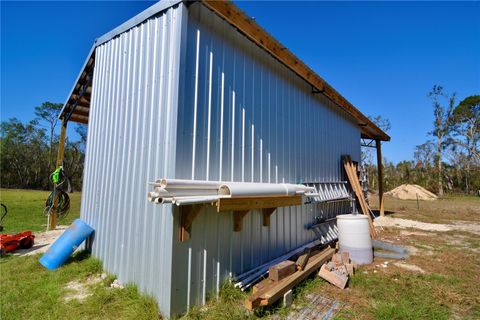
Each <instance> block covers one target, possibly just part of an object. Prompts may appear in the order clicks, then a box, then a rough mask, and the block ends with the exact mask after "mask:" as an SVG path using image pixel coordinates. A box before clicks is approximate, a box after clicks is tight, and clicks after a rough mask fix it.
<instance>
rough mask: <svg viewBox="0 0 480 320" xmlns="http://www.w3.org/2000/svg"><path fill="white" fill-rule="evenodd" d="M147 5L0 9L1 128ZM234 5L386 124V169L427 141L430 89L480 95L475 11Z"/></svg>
mask: <svg viewBox="0 0 480 320" xmlns="http://www.w3.org/2000/svg"><path fill="white" fill-rule="evenodd" d="M151 4H152V3H151V2H138V1H137V2H133V1H128V2H127V1H122V2H112V1H107V2H68V1H63V2H38V1H35V2H3V1H2V3H1V100H0V102H1V118H2V121H3V120H6V119H8V118H10V117H17V118H19V119H21V120H23V121H28V120H30V119H32V118H33V108H34V107H35V106H36V105H39V104H41V103H42V102H43V101H47V100H48V101H52V102H62V103H63V102H64V101H65V99H66V97H67V95H68V93H69V92H70V90H71V87H72V85H73V82H74V81H75V79H76V77H77V75H78V72H79V71H80V68H81V66H82V65H83V62H84V60H85V57H86V55H87V53H88V51H89V50H90V47H91V45H92V43H93V41H94V39H95V38H97V37H99V36H101V35H102V34H104V33H106V32H108V31H109V30H111V29H113V28H114V27H116V26H117V25H119V24H121V23H122V22H124V21H126V20H127V19H128V18H130V17H132V16H133V15H135V14H137V13H138V12H140V11H142V10H143V9H145V8H147V7H148V6H150V5H151ZM237 4H238V5H239V6H240V7H241V8H242V9H243V10H244V11H246V12H247V13H248V14H249V15H250V16H252V17H255V19H256V20H257V22H258V23H259V24H260V25H262V26H263V27H265V29H267V30H268V31H269V32H270V33H271V34H272V35H274V36H275V37H276V38H277V39H278V40H280V42H282V43H283V44H284V45H286V46H287V47H288V48H289V49H290V50H291V51H293V52H294V53H295V54H296V55H297V56H298V57H300V58H301V59H302V60H303V61H304V62H306V63H307V64H308V65H309V66H311V67H312V68H313V69H314V70H315V71H316V72H317V73H318V74H319V75H320V76H322V77H323V78H324V79H325V80H327V81H328V82H329V83H330V84H331V85H333V86H334V87H335V88H336V89H337V90H338V91H339V92H340V93H342V94H343V95H344V96H345V97H346V98H347V99H348V100H350V102H352V103H353V104H354V105H355V106H357V107H358V108H359V109H360V110H361V111H362V112H364V113H365V114H367V115H377V114H381V115H382V116H384V117H386V118H388V119H390V121H391V123H392V129H391V131H390V135H391V136H392V141H391V142H389V143H386V144H385V146H384V155H385V156H386V157H387V159H388V160H390V161H394V162H398V161H401V160H404V159H411V158H412V156H413V150H414V148H415V146H416V145H418V144H420V143H423V142H424V141H426V139H428V135H427V132H428V131H430V130H431V128H432V119H433V113H432V108H431V105H430V103H429V100H428V98H427V96H426V95H427V92H428V91H429V90H430V89H431V88H432V86H433V85H434V84H439V85H442V86H443V87H444V88H445V89H446V90H447V91H448V92H456V93H457V95H458V97H459V99H463V98H464V97H466V96H468V95H471V94H480V23H479V22H478V21H479V20H478V17H479V16H480V3H479V2H299V3H294V2H246V1H243V2H237ZM70 134H71V135H73V133H72V130H70Z"/></svg>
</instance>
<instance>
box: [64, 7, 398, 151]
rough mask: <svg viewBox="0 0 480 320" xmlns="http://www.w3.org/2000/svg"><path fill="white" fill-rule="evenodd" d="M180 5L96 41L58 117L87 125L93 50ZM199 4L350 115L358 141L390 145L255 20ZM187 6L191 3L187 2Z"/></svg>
mask: <svg viewBox="0 0 480 320" xmlns="http://www.w3.org/2000/svg"><path fill="white" fill-rule="evenodd" d="M180 2H182V1H181V0H176V1H164V0H162V1H160V2H158V3H156V4H154V5H153V6H151V7H150V8H148V9H146V10H145V11H143V12H142V13H140V14H139V15H137V16H135V17H133V18H132V19H130V20H128V21H127V22H125V23H123V24H122V25H120V26H119V27H117V28H116V29H114V30H112V31H110V32H108V33H106V34H105V35H103V36H102V37H100V38H98V39H97V40H96V41H95V43H94V45H93V47H92V49H91V51H90V54H89V55H88V58H87V60H86V62H85V64H84V67H83V69H82V71H81V72H80V75H79V76H78V78H77V81H76V83H75V85H74V87H73V89H72V92H71V93H70V95H69V97H68V99H67V101H66V102H65V105H64V107H63V109H62V111H61V112H60V115H59V117H61V118H62V117H65V119H66V120H67V121H75V122H80V123H88V112H89V108H90V94H91V92H92V72H93V66H94V64H95V48H96V47H97V46H99V45H101V44H103V43H105V42H106V41H108V40H110V39H112V38H114V37H116V36H118V35H119V34H121V33H123V32H125V31H127V30H128V29H130V28H132V27H134V26H136V25H138V24H140V23H142V22H143V21H145V20H146V19H148V18H150V17H151V16H153V15H155V14H157V13H159V12H161V11H163V10H165V9H168V8H169V7H171V6H174V5H176V4H178V3H180ZM193 2H201V3H202V4H203V5H205V6H206V7H207V8H209V9H210V10H212V11H213V12H215V13H216V14H217V15H219V16H220V17H221V18H223V19H224V20H225V21H227V22H228V23H229V24H231V25H232V26H234V27H235V28H236V29H237V30H238V31H239V32H240V33H242V34H243V35H245V36H246V37H247V38H249V39H250V40H251V41H253V42H254V43H256V44H257V45H258V46H259V47H261V48H262V49H264V50H265V51H267V52H268V53H269V54H270V55H272V56H273V57H274V58H275V59H277V60H278V61H279V62H281V63H282V64H284V65H285V66H286V67H287V68H289V69H290V70H292V71H293V72H295V73H296V74H297V75H298V76H299V77H301V78H302V79H304V80H305V81H306V82H307V83H309V84H310V85H311V86H312V93H313V94H322V95H323V96H325V97H326V98H328V99H329V100H331V101H332V102H333V103H334V104H335V105H337V106H338V107H339V108H341V109H343V110H344V111H346V112H347V113H348V114H350V115H351V116H352V117H353V118H354V119H355V121H356V122H357V124H358V126H359V127H360V132H361V137H362V138H366V139H374V140H381V141H389V140H390V136H388V135H387V134H386V133H385V132H384V131H383V130H381V129H380V128H379V127H378V126H377V125H376V124H375V123H374V122H373V121H371V120H370V119H369V118H368V117H367V116H365V115H364V114H363V113H361V112H360V111H359V110H358V109H357V108H356V107H355V106H353V105H352V104H351V103H350V102H349V101H348V100H347V99H345V98H344V97H343V96H342V95H341V94H340V93H338V92H337V91H336V90H335V89H334V88H333V87H332V86H331V85H329V84H328V83H327V82H326V81H325V80H324V79H323V78H321V77H320V76H319V75H318V74H316V73H315V72H314V71H313V70H312V69H310V68H309V67H308V66H307V65H306V64H305V63H304V62H303V61H301V60H300V59H299V58H297V57H296V56H295V55H294V54H293V53H292V52H291V51H290V50H288V49H287V48H286V47H285V46H283V45H282V44H281V43H280V42H279V41H278V40H276V39H275V38H274V37H273V36H271V35H270V34H269V33H268V32H267V31H266V30H264V29H263V28H262V27H260V26H259V25H258V24H257V23H256V22H255V20H253V19H251V18H250V17H249V16H247V15H246V14H245V13H244V12H243V11H242V10H240V8H238V7H237V6H236V5H235V4H234V3H233V2H230V1H218V0H201V1H193ZM188 3H191V2H190V1H188Z"/></svg>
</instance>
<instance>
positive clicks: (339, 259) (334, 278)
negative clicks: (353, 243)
mask: <svg viewBox="0 0 480 320" xmlns="http://www.w3.org/2000/svg"><path fill="white" fill-rule="evenodd" d="M355 268H356V266H355V265H354V264H353V263H352V262H351V261H350V255H349V253H348V252H342V253H341V254H340V253H335V254H334V255H333V257H332V260H331V261H330V262H328V263H325V264H323V265H322V267H321V268H320V271H319V272H318V276H319V277H321V278H323V279H325V280H327V281H328V282H330V283H331V284H333V285H334V286H336V287H338V288H340V289H345V287H346V286H347V283H348V279H349V277H351V276H353V273H354V271H355Z"/></svg>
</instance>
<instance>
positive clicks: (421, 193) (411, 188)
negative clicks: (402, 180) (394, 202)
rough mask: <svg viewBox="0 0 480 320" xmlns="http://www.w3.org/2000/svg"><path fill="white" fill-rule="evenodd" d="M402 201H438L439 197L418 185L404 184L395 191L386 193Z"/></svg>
mask: <svg viewBox="0 0 480 320" xmlns="http://www.w3.org/2000/svg"><path fill="white" fill-rule="evenodd" d="M385 194H386V195H388V196H392V197H394V198H397V199H401V200H417V195H418V200H437V196H436V195H435V194H434V193H432V192H430V191H428V190H427V189H425V188H422V187H420V186H419V185H416V184H402V185H401V186H398V187H396V188H395V189H393V190H391V191H389V192H387V193H385Z"/></svg>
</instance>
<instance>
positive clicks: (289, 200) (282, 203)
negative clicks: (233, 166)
mask: <svg viewBox="0 0 480 320" xmlns="http://www.w3.org/2000/svg"><path fill="white" fill-rule="evenodd" d="M300 205H302V196H280V197H243V198H221V199H218V201H217V212H225V211H244V210H253V209H266V208H277V207H289V206H300Z"/></svg>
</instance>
